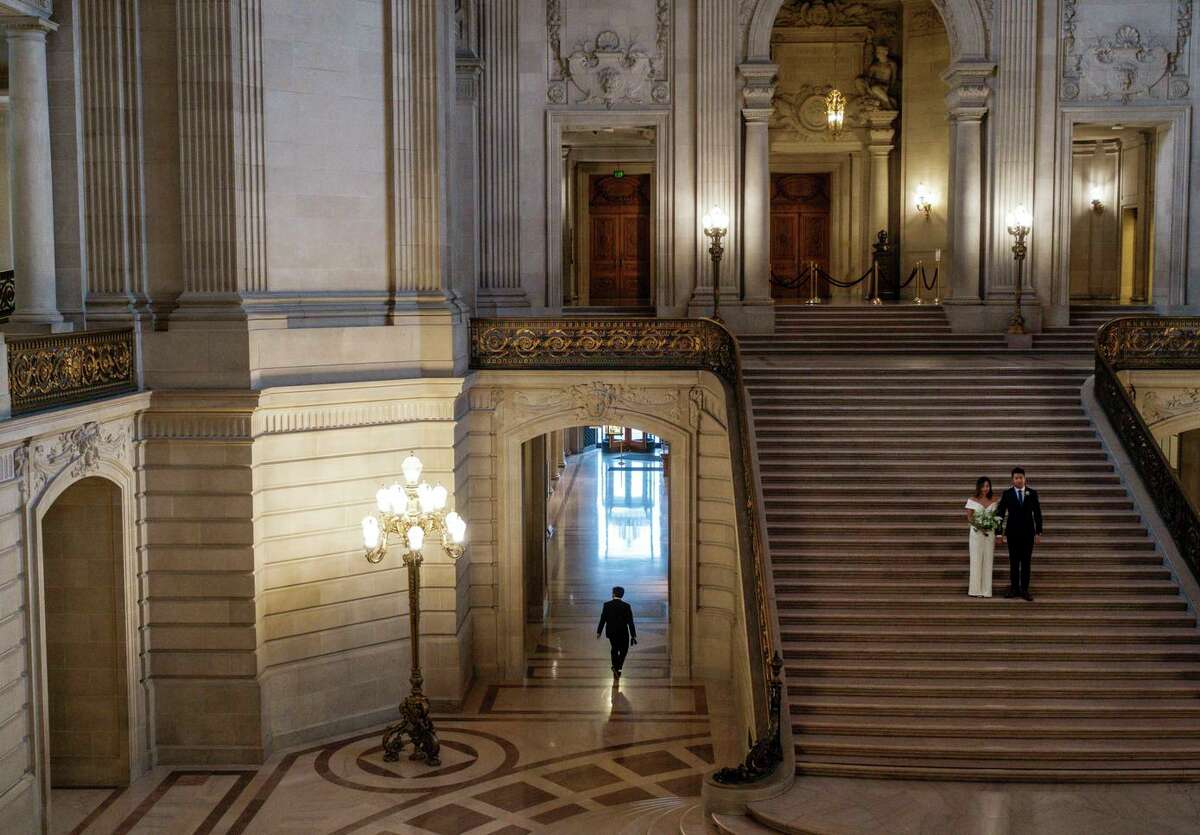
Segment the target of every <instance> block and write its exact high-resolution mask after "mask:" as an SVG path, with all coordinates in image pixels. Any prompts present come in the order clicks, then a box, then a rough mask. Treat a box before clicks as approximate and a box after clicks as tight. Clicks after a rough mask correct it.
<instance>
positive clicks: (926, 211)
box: [917, 183, 933, 220]
mask: <svg viewBox="0 0 1200 835" xmlns="http://www.w3.org/2000/svg"><path fill="white" fill-rule="evenodd" d="M932 211H933V198H932V197H931V196H930V194H929V189H928V188H927V187H926V186H925V184H924V183H921V184H920V185H918V186H917V212H919V213H920V214H923V215H925V219H926V220H929V215H930V213H931V212H932Z"/></svg>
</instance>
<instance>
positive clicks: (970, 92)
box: [942, 61, 996, 121]
mask: <svg viewBox="0 0 1200 835" xmlns="http://www.w3.org/2000/svg"><path fill="white" fill-rule="evenodd" d="M995 72H996V65H995V64H993V63H991V62H990V61H960V62H959V63H957V64H952V65H951V66H950V67H949V68H948V69H947V70H946V71H945V72H944V73H942V81H944V82H945V83H946V85H947V86H949V88H950V90H949V91H948V92H947V93H946V107H947V109H948V110H949V111H950V118H951V119H954V120H964V121H972V120H976V121H977V120H979V119H982V118H983V117H984V116H985V115H986V114H987V111H988V101H989V99H990V98H991V94H992V88H991V85H990V84H989V83H988V82H989V79H991V78H992V76H993V75H995Z"/></svg>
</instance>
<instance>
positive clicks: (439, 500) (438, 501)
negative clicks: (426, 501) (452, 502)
mask: <svg viewBox="0 0 1200 835" xmlns="http://www.w3.org/2000/svg"><path fill="white" fill-rule="evenodd" d="M449 498H450V492H449V491H448V490H447V489H446V488H445V487H443V486H442V485H441V484H438V485H437V486H436V487H434V488H433V509H434V510H444V509H445V507H446V501H447V499H449Z"/></svg>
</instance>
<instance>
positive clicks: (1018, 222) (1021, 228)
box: [1008, 205, 1033, 336]
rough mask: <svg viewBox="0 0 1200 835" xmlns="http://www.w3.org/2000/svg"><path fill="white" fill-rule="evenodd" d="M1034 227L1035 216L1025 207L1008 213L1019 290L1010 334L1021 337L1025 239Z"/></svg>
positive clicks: (1022, 326) (1023, 319) (1015, 295)
mask: <svg viewBox="0 0 1200 835" xmlns="http://www.w3.org/2000/svg"><path fill="white" fill-rule="evenodd" d="M1032 226H1033V215H1032V214H1031V213H1030V211H1029V209H1027V208H1025V206H1024V205H1020V206H1017V207H1016V208H1015V209H1013V210H1012V211H1011V212H1009V213H1008V234H1010V235H1012V236H1013V248H1012V251H1013V260H1014V261H1016V262H1017V289H1016V293H1015V294H1014V296H1013V299H1014V301H1013V314H1012V317H1011V318H1009V320H1008V332H1009V333H1011V334H1013V335H1016V336H1019V335H1021V334H1024V333H1025V317H1024V316H1022V315H1021V291H1022V290H1023V289H1024V288H1023V287H1022V284H1023V281H1022V277H1021V276H1022V272H1023V267H1024V265H1025V255H1026V252H1027V249H1026V247H1025V239H1026V238H1027V237H1029V230H1030V228H1031V227H1032Z"/></svg>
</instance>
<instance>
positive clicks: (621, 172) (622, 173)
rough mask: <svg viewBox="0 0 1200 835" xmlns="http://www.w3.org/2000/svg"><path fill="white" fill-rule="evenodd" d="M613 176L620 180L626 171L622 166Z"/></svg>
mask: <svg viewBox="0 0 1200 835" xmlns="http://www.w3.org/2000/svg"><path fill="white" fill-rule="evenodd" d="M613 176H614V177H616V178H617V179H618V180H619V179H621V178H622V177H624V176H625V172H624V171H623V170H621V169H620V168H618V169H617V170H616V171H614V172H613Z"/></svg>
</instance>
